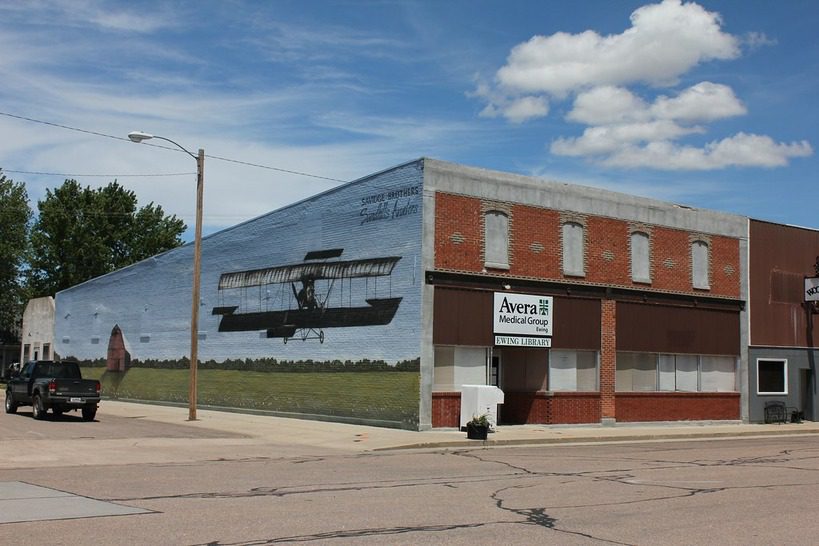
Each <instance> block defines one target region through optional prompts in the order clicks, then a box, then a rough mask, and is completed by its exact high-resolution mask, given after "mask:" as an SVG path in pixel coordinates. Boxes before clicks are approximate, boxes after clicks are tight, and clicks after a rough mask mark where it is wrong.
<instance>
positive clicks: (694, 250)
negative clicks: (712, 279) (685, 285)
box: [691, 241, 711, 290]
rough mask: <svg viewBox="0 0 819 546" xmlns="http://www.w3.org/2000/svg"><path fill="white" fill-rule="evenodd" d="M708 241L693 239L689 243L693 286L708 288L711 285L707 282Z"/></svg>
mask: <svg viewBox="0 0 819 546" xmlns="http://www.w3.org/2000/svg"><path fill="white" fill-rule="evenodd" d="M709 269H710V267H709V264H708V243H706V242H705V241H694V242H693V243H691V282H692V284H693V285H694V288H699V289H702V290H708V289H709V288H711V285H710V284H709V282H708V270H709Z"/></svg>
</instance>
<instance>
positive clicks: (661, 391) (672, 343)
mask: <svg viewBox="0 0 819 546" xmlns="http://www.w3.org/2000/svg"><path fill="white" fill-rule="evenodd" d="M424 190H425V228H426V229H425V231H424V248H425V249H427V251H425V252H424V256H425V259H426V261H425V270H426V284H425V287H424V291H425V297H424V302H425V303H426V304H427V306H428V307H427V309H429V308H432V316H433V320H432V321H431V322H428V323H425V324H427V328H426V330H425V341H426V343H425V344H424V347H425V348H426V350H427V353H423V354H422V362H429V361H432V362H433V366H426V367H423V366H422V372H426V375H422V382H421V386H422V400H423V398H424V388H425V387H428V386H430V384H431V403H432V408H431V411H430V414H431V424H432V426H457V425H458V422H459V413H460V410H461V406H460V392H459V391H460V389H461V388H462V386H463V385H464V384H472V383H482V382H486V383H491V384H495V385H497V386H498V387H500V389H501V390H502V391H503V392H504V394H505V401H504V404H503V405H502V406H501V409H500V414H499V421H500V422H501V423H547V424H552V423H554V424H558V423H600V422H604V423H606V422H614V421H632V422H633V421H670V420H711V419H714V420H738V419H740V418H743V417H745V416H746V415H745V414H746V412H745V411H744V410H743V408H745V406H746V404H745V401H744V400H743V398H744V394H742V391H743V389H742V384H743V382H744V381H746V379H745V377H746V374H745V370H744V369H743V367H742V366H741V363H742V362H743V358H742V355H743V353H744V351H745V349H744V348H745V347H746V346H747V343H746V333H745V328H744V327H743V323H744V300H745V295H744V294H745V291H746V288H745V286H744V282H743V278H744V272H745V271H746V263H745V256H746V252H747V236H746V233H747V231H746V230H747V221H746V220H745V219H744V218H742V217H738V216H732V215H728V214H722V213H717V212H711V211H704V210H695V209H691V208H689V207H684V206H679V205H673V204H670V203H661V202H657V201H652V200H647V199H641V198H636V197H631V196H627V195H622V194H618V193H614V192H608V191H604V190H598V189H592V188H584V187H580V186H573V185H567V184H560V183H553V182H546V181H543V180H536V179H532V178H527V177H522V176H515V175H510V174H501V173H495V172H489V171H483V170H478V169H472V168H466V167H461V166H457V165H452V164H446V163H441V162H437V161H430V160H426V161H425V163H424ZM428 249H434V250H433V251H432V252H430V251H429V250H428ZM499 294H500V295H502V294H524V295H534V296H546V297H550V298H551V299H550V300H549V301H550V302H551V303H552V305H553V311H552V320H553V331H552V332H551V334H552V335H551V336H550V337H547V339H548V341H546V342H540V344H548V345H549V347H531V346H521V345H527V344H531V343H532V342H531V340H530V339H529V337H527V336H518V337H515V338H513V339H512V340H511V341H512V343H513V344H514V345H512V346H509V345H499V344H498V342H499V341H500V342H501V343H504V344H505V343H508V342H509V341H510V340H509V339H508V338H506V337H502V336H501V337H499V336H498V335H497V333H498V332H497V330H495V331H493V328H496V325H495V324H494V323H493V320H492V317H493V314H496V313H497V312H498V310H497V309H495V308H493V305H494V304H495V303H496V302H497V301H503V300H502V299H499V297H501V296H499ZM425 312H426V311H425ZM536 337H537V336H536ZM430 342H431V343H430ZM515 345H517V346H515ZM430 375H431V377H430ZM421 414H422V415H424V412H423V411H422V412H421Z"/></svg>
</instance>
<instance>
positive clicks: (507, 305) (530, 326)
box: [492, 292, 554, 347]
mask: <svg viewBox="0 0 819 546" xmlns="http://www.w3.org/2000/svg"><path fill="white" fill-rule="evenodd" d="M553 310H554V301H553V299H552V297H551V296H536V295H531V294H509V293H506V292H495V302H494V307H493V311H492V317H493V320H494V325H493V331H494V333H495V345H513V346H522V347H523V346H526V347H551V341H552V340H551V337H550V336H551V335H552V312H553ZM504 334H511V335H504Z"/></svg>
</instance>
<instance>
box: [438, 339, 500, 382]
mask: <svg viewBox="0 0 819 546" xmlns="http://www.w3.org/2000/svg"><path fill="white" fill-rule="evenodd" d="M487 354H488V349H487V348H486V347H452V346H440V345H439V346H436V347H435V363H434V368H433V369H434V372H433V389H434V390H436V391H456V390H458V389H460V387H461V386H462V385H486V369H487V368H486V359H487Z"/></svg>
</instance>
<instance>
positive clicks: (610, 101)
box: [566, 85, 649, 125]
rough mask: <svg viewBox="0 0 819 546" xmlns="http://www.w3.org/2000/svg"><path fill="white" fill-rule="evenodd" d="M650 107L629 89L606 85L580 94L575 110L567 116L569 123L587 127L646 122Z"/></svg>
mask: <svg viewBox="0 0 819 546" xmlns="http://www.w3.org/2000/svg"><path fill="white" fill-rule="evenodd" d="M648 118H649V113H648V105H647V104H646V103H645V102H644V101H643V100H642V99H640V98H639V97H637V96H635V95H634V94H633V93H632V92H631V91H629V90H628V89H624V88H622V87H614V86H610V85H604V86H601V87H595V88H594V89H591V90H589V91H585V92H583V93H580V94H579V95H578V96H577V98H576V99H575V101H574V108H573V109H572V110H571V111H570V112H569V114H568V115H567V116H566V119H568V120H569V121H576V122H578V123H584V124H586V125H607V124H612V123H627V122H634V121H645V120H647V119H648Z"/></svg>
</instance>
